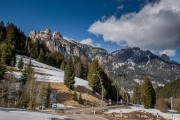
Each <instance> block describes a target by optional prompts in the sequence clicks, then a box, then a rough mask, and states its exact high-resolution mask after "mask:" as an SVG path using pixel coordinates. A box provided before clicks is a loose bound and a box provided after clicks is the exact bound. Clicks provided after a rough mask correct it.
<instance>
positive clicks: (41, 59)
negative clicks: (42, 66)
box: [37, 49, 45, 63]
mask: <svg viewBox="0 0 180 120" xmlns="http://www.w3.org/2000/svg"><path fill="white" fill-rule="evenodd" d="M37 60H38V61H39V62H42V63H44V61H45V54H44V52H43V50H42V49H41V50H40V54H39V56H38V59H37Z"/></svg>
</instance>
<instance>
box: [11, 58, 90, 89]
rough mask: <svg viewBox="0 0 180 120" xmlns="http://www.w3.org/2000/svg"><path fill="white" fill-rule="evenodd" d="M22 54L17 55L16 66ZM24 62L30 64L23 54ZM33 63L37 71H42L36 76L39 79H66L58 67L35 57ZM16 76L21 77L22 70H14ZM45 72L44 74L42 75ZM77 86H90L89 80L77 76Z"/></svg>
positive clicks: (49, 80)
mask: <svg viewBox="0 0 180 120" xmlns="http://www.w3.org/2000/svg"><path fill="white" fill-rule="evenodd" d="M21 57H22V56H21V55H16V66H17V64H18V62H19V60H20V58H21ZM23 62H24V63H25V64H28V62H29V58H28V57H25V56H23ZM31 62H32V64H33V66H34V67H33V68H34V70H35V72H36V73H41V74H36V75H35V77H36V79H37V81H44V82H63V79H64V72H63V71H62V70H60V69H58V68H55V67H52V66H49V65H46V64H43V63H40V62H38V61H36V60H34V59H32V60H31ZM13 73H14V75H15V77H17V78H20V77H21V75H22V74H21V73H20V72H13ZM42 74H43V75H42ZM75 81H76V83H75V86H77V85H78V86H85V87H88V81H86V80H83V79H80V78H77V77H75Z"/></svg>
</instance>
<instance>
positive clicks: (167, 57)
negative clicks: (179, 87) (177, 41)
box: [161, 54, 170, 62]
mask: <svg viewBox="0 0 180 120" xmlns="http://www.w3.org/2000/svg"><path fill="white" fill-rule="evenodd" d="M161 58H162V59H163V60H165V61H168V62H170V58H169V56H167V55H166V54H162V55H161Z"/></svg>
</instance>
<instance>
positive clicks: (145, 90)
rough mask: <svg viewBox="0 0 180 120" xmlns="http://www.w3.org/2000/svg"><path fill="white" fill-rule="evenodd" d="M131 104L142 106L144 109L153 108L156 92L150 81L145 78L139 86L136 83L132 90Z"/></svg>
mask: <svg viewBox="0 0 180 120" xmlns="http://www.w3.org/2000/svg"><path fill="white" fill-rule="evenodd" d="M132 102H133V103H134V104H142V105H144V107H145V108H154V106H155V104H156V92H155V90H154V88H153V86H152V83H151V80H150V79H149V78H148V77H146V78H145V80H144V81H143V83H142V84H141V85H139V84H138V83H136V85H135V87H134V89H133V96H132Z"/></svg>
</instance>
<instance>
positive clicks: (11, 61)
mask: <svg viewBox="0 0 180 120" xmlns="http://www.w3.org/2000/svg"><path fill="white" fill-rule="evenodd" d="M25 40H26V36H25V35H24V33H23V32H22V31H21V30H20V29H19V28H17V27H16V26H15V25H14V24H13V23H7V25H6V26H5V25H4V23H3V21H1V22H0V51H1V52H0V59H1V62H4V63H3V64H5V65H8V66H14V65H15V61H16V56H15V55H16V53H20V52H21V51H23V50H24V49H25Z"/></svg>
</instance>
